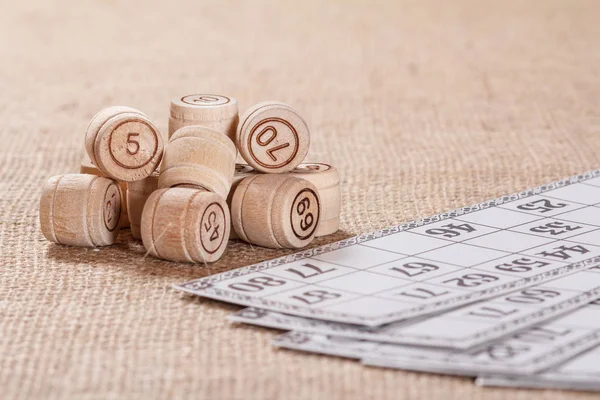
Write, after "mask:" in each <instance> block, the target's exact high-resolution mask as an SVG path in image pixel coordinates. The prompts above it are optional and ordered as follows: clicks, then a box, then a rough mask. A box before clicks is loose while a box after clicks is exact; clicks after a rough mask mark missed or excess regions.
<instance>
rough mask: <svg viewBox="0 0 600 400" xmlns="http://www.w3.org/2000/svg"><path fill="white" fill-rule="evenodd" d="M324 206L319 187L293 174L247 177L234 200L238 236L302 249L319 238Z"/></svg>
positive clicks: (232, 210)
mask: <svg viewBox="0 0 600 400" xmlns="http://www.w3.org/2000/svg"><path fill="white" fill-rule="evenodd" d="M320 215H321V205H320V200H319V194H318V191H317V188H316V187H315V186H314V185H313V184H312V183H310V182H308V181H306V180H304V179H300V178H296V177H293V176H289V175H277V174H257V175H253V176H250V177H247V178H244V179H243V180H242V181H241V182H240V183H239V185H238V186H237V188H236V190H235V192H234V194H233V197H232V199H231V220H232V224H233V228H234V229H235V232H236V234H237V235H238V237H239V238H240V239H242V240H244V241H246V242H249V243H253V244H256V245H259V246H264V247H271V248H301V247H304V246H306V245H308V244H309V243H310V242H311V241H312V240H313V239H314V237H315V233H316V230H317V227H318V225H319V218H320Z"/></svg>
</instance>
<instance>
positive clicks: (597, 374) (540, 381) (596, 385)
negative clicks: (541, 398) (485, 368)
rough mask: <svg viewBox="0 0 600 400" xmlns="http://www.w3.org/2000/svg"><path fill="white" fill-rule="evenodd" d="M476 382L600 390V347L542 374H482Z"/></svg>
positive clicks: (505, 385)
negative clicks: (515, 375)
mask: <svg viewBox="0 0 600 400" xmlns="http://www.w3.org/2000/svg"><path fill="white" fill-rule="evenodd" d="M475 382H476V383H477V384H478V385H480V386H501V387H519V388H544V389H571V390H588V391H600V347H595V348H593V349H592V350H589V351H587V352H585V353H583V354H580V355H577V356H575V357H574V358H572V359H571V360H569V361H567V362H566V363H564V364H563V365H561V366H559V367H557V368H553V369H551V370H549V371H547V372H542V373H540V374H536V375H527V376H521V377H514V376H513V377H510V376H501V375H495V376H494V375H491V376H481V377H478V378H477V380H476V381H475Z"/></svg>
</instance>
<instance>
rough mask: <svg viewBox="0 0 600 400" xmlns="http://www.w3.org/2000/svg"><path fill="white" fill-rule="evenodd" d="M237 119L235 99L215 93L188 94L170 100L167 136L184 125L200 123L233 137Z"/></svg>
mask: <svg viewBox="0 0 600 400" xmlns="http://www.w3.org/2000/svg"><path fill="white" fill-rule="evenodd" d="M238 121H239V116H238V105H237V101H236V100H235V99H234V98H232V97H227V96H223V95H216V94H190V95H187V96H182V97H176V98H174V99H173V100H171V107H170V117H169V138H171V136H172V135H173V134H174V133H175V132H176V131H177V130H179V129H181V128H183V127H184V126H190V125H202V126H207V127H209V128H212V129H214V130H215V131H217V132H220V133H222V134H224V135H226V136H228V137H229V138H230V139H231V140H234V139H235V131H236V129H237V125H238Z"/></svg>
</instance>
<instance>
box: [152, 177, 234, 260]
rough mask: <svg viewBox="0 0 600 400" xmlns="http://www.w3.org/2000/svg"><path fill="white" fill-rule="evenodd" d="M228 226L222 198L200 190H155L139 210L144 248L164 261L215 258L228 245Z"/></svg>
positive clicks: (217, 257) (225, 205)
mask: <svg viewBox="0 0 600 400" xmlns="http://www.w3.org/2000/svg"><path fill="white" fill-rule="evenodd" d="M229 229H230V217H229V209H228V207H227V203H226V202H225V200H224V198H222V197H221V196H219V195H217V194H215V193H211V192H208V191H206V190H203V189H191V188H167V189H158V190H156V191H154V192H153V193H152V194H151V195H150V196H149V197H148V199H147V201H146V204H145V206H144V210H143V212H142V221H141V234H142V241H143V243H144V247H145V248H146V250H147V251H148V252H149V253H150V254H151V255H153V256H154V257H158V258H163V259H166V260H172V261H181V262H196V263H202V262H213V261H217V260H218V259H219V258H220V257H221V255H222V254H223V252H224V251H225V248H226V247H227V242H228V238H229Z"/></svg>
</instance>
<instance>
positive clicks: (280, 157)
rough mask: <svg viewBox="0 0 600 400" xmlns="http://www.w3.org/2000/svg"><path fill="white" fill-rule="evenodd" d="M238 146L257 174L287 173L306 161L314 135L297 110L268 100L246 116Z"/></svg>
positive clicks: (241, 125) (239, 134) (250, 110)
mask: <svg viewBox="0 0 600 400" xmlns="http://www.w3.org/2000/svg"><path fill="white" fill-rule="evenodd" d="M235 144H236V146H237V147H238V149H239V151H240V154H241V155H242V157H243V158H244V160H246V162H247V163H248V164H249V165H250V166H252V167H253V168H254V169H256V170H257V171H260V172H264V173H283V172H289V171H291V170H293V169H294V168H296V167H297V166H298V165H299V164H300V163H301V162H302V161H303V160H304V158H305V157H306V154H307V153H308V148H309V145H310V135H309V131H308V125H307V124H306V122H305V121H304V119H302V117H301V116H300V114H299V113H298V111H296V110H295V109H294V108H293V107H291V106H290V105H288V104H285V103H281V102H277V101H267V102H263V103H259V104H256V105H255V106H253V107H251V108H249V109H248V110H247V111H246V112H245V113H244V115H243V116H242V118H241V119H240V123H239V125H238V129H237V131H236V137H235Z"/></svg>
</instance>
